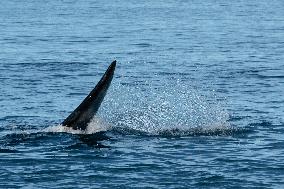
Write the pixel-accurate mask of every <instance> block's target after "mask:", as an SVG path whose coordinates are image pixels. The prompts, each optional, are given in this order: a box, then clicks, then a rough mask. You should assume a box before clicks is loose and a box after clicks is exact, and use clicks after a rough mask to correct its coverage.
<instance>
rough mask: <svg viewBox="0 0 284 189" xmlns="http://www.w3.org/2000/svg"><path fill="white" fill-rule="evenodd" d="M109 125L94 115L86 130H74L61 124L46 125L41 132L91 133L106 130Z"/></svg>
mask: <svg viewBox="0 0 284 189" xmlns="http://www.w3.org/2000/svg"><path fill="white" fill-rule="evenodd" d="M109 127H110V126H109V125H108V124H107V123H106V122H104V121H103V120H102V119H100V118H98V117H97V116H95V117H94V118H93V119H92V121H91V122H90V123H89V124H88V126H87V128H86V130H75V129H72V128H71V127H66V126H62V125H54V126H50V127H47V128H45V129H44V130H43V132H53V133H61V132H66V133H72V134H93V133H97V132H100V131H106V130H107V129H108V128H109Z"/></svg>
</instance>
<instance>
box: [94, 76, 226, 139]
mask: <svg viewBox="0 0 284 189" xmlns="http://www.w3.org/2000/svg"><path fill="white" fill-rule="evenodd" d="M155 83H157V82H155ZM99 115H100V116H101V117H102V118H103V119H104V120H106V121H107V122H110V123H111V124H112V129H114V130H125V131H126V130H129V129H130V130H136V131H139V132H145V133H148V134H150V135H159V134H161V133H165V132H166V133H175V134H178V135H180V134H182V133H189V132H192V131H193V132H194V131H198V132H200V131H202V132H215V131H216V130H218V131H220V130H221V131H222V130H224V131H225V130H228V129H229V130H230V129H231V126H230V124H229V122H228V121H227V120H228V119H229V114H228V112H227V111H226V110H224V109H223V108H222V106H221V103H220V102H218V101H217V100H216V98H215V97H214V96H209V97H208V96H202V95H200V94H199V93H198V91H197V90H195V89H193V88H192V87H190V86H189V85H188V84H186V83H183V82H180V81H178V82H176V83H172V84H169V83H161V84H160V85H158V86H157V85H153V83H151V82H146V83H135V84H134V85H133V84H131V85H130V84H127V83H114V84H113V85H112V88H111V90H110V91H109V93H108V95H107V98H106V100H105V102H104V103H103V104H102V107H101V109H100V111H99ZM169 131H170V132H169ZM171 131H172V132H171Z"/></svg>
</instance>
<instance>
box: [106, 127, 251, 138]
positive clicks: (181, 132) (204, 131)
mask: <svg viewBox="0 0 284 189" xmlns="http://www.w3.org/2000/svg"><path fill="white" fill-rule="evenodd" d="M111 132H113V133H117V134H121V135H140V136H160V137H186V136H188V137H190V136H192V137H193V136H240V135H246V134H248V133H250V132H251V130H250V129H249V128H238V127H234V126H217V127H195V128H188V129H186V130H185V129H180V128H171V129H161V130H157V131H156V132H147V131H143V130H137V129H133V128H130V127H117V128H115V127H113V128H112V129H111Z"/></svg>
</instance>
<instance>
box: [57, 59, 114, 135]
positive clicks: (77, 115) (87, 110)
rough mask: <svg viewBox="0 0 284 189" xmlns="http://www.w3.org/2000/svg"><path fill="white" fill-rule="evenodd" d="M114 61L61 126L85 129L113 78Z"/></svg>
mask: <svg viewBox="0 0 284 189" xmlns="http://www.w3.org/2000/svg"><path fill="white" fill-rule="evenodd" d="M115 66H116V61H113V62H112V63H111V64H110V66H109V67H108V69H107V71H106V72H105V74H104V75H103V77H102V78H101V80H100V81H99V82H98V84H97V85H96V87H95V88H94V89H93V90H92V91H91V92H90V94H89V95H88V96H87V97H86V98H85V99H84V100H83V102H81V104H80V105H79V106H78V107H77V108H76V109H75V110H74V111H73V112H72V113H71V114H70V115H69V116H68V117H67V118H66V119H65V120H64V121H63V122H62V125H63V126H66V127H72V128H73V129H80V130H85V129H86V127H87V125H88V123H89V122H90V121H91V119H92V118H93V117H94V115H95V114H96V113H97V111H98V109H99V107H100V105H101V103H102V101H103V99H104V97H105V95H106V92H107V90H108V88H109V86H110V83H111V81H112V78H113V74H114V70H115Z"/></svg>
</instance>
